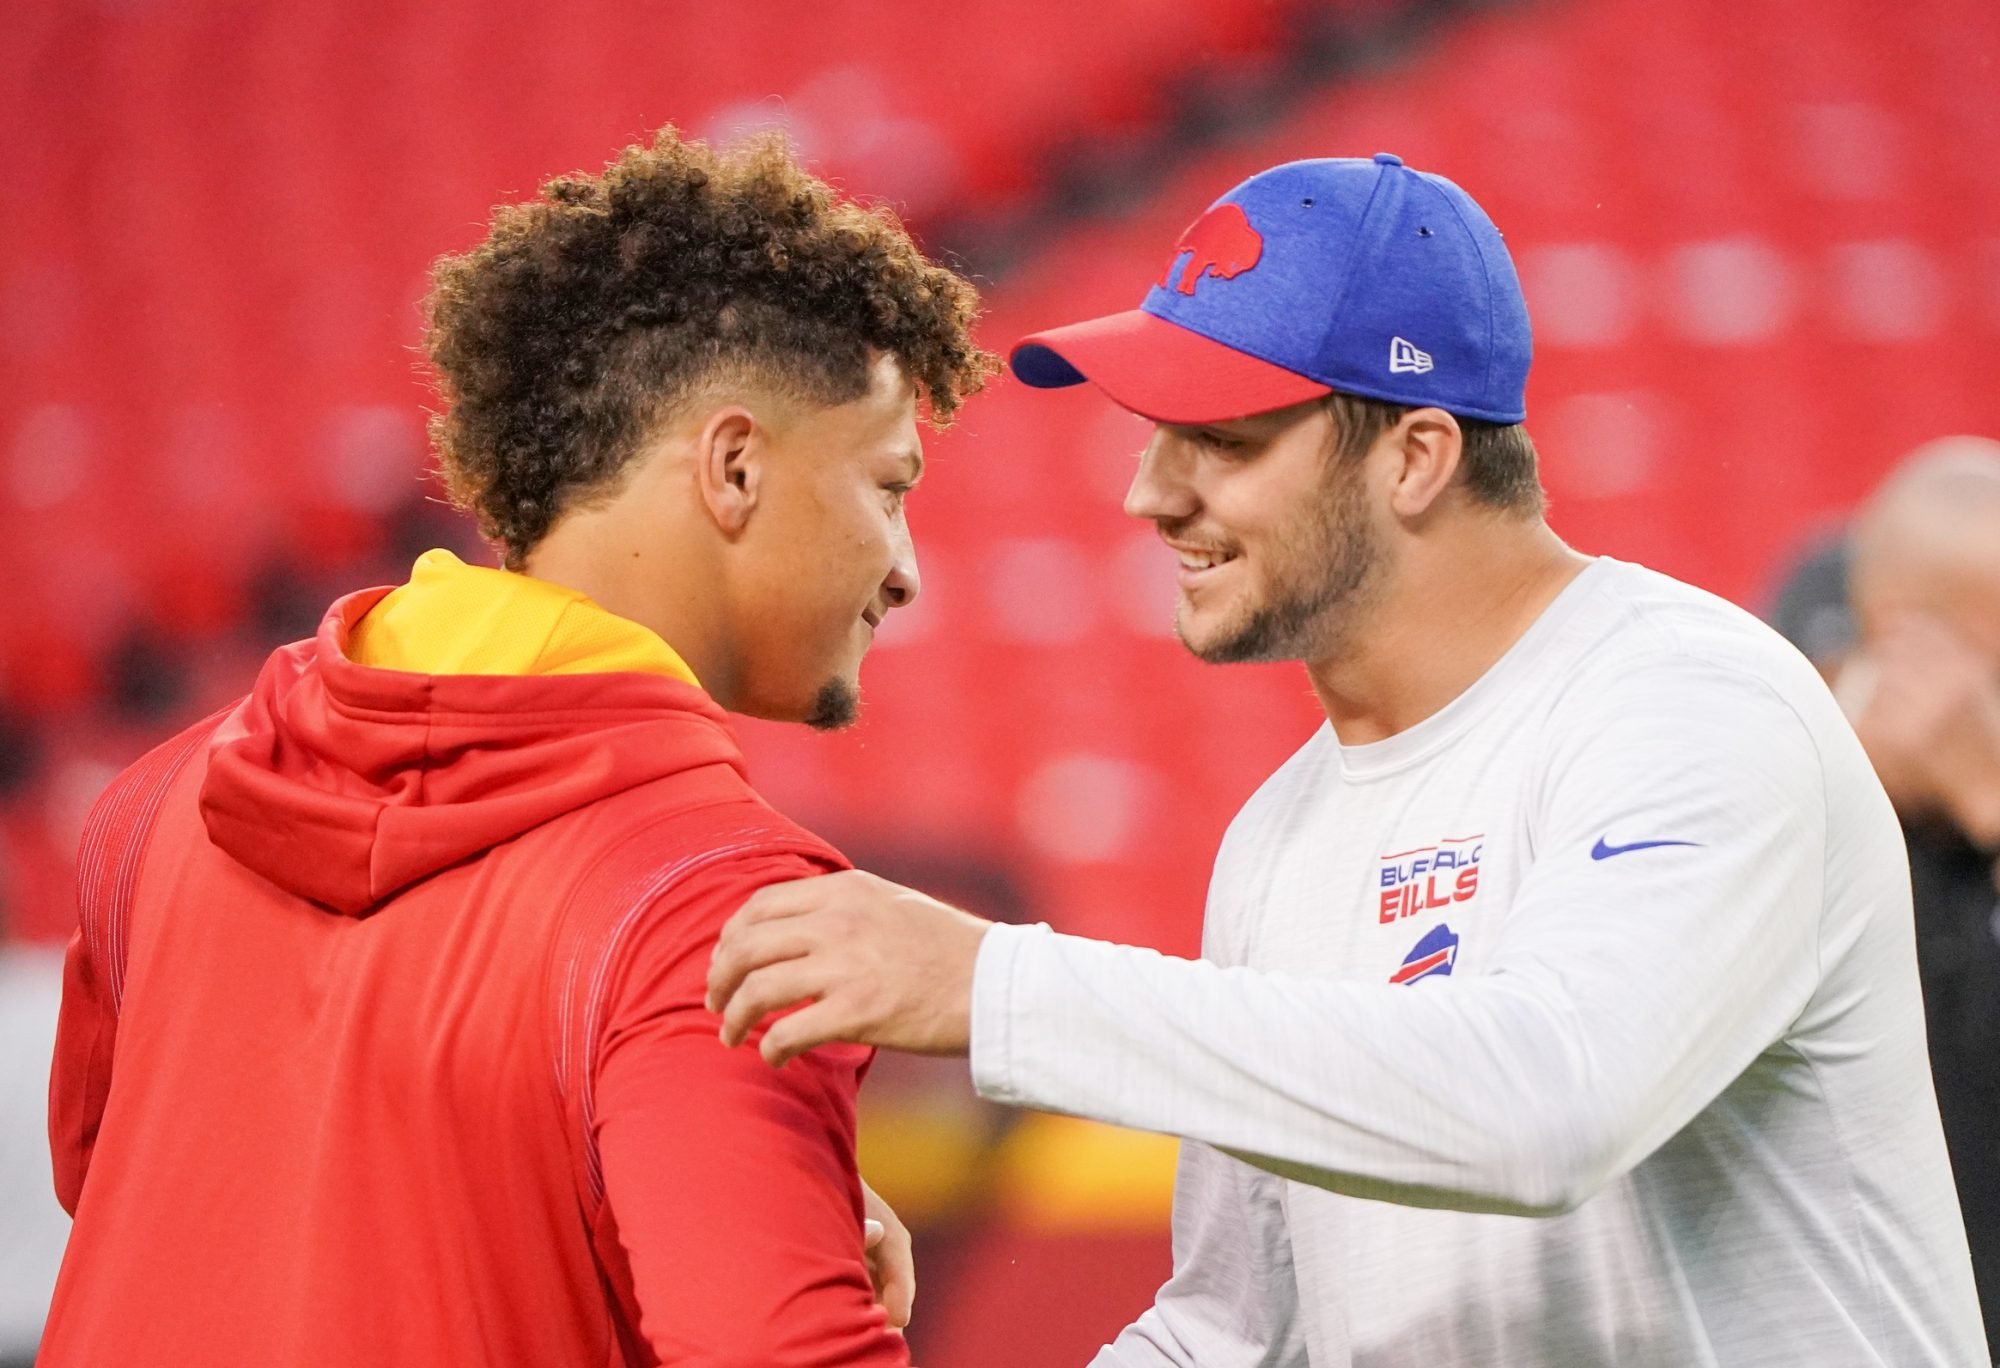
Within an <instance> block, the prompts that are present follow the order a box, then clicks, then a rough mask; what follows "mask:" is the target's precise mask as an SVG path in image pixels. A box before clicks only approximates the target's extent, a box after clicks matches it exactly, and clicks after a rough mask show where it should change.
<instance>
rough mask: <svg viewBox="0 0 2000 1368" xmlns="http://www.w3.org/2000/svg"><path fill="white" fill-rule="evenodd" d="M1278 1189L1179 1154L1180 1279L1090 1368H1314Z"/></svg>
mask: <svg viewBox="0 0 2000 1368" xmlns="http://www.w3.org/2000/svg"><path fill="white" fill-rule="evenodd" d="M1281 1186H1282V1184H1281V1182H1280V1180H1278V1179H1277V1178H1274V1177H1272V1176H1271V1175H1270V1174H1268V1173H1260V1172H1258V1171H1257V1170H1256V1169H1253V1168H1251V1167H1249V1166H1248V1165H1246V1164H1243V1163H1241V1162H1240V1161H1238V1160H1235V1159H1232V1158H1230V1157H1229V1156H1228V1155H1226V1154H1223V1153H1221V1152H1219V1151H1217V1150H1214V1149H1211V1148H1209V1147H1208V1146H1207V1145H1200V1144H1194V1143H1192V1142H1190V1143H1187V1144H1183V1145H1182V1146H1181V1159H1180V1172H1179V1175H1178V1177H1177V1178H1176V1180H1175V1182H1174V1275H1173V1277H1172V1278H1170V1279H1168V1280H1167V1283H1166V1285H1165V1286H1164V1287H1162V1288H1161V1289H1160V1292H1159V1296H1158V1297H1157V1298H1156V1299H1155V1301H1154V1303H1153V1305H1152V1307H1151V1309H1149V1310H1148V1311H1147V1312H1146V1313H1145V1314H1144V1315H1143V1316H1141V1317H1139V1319H1138V1320H1136V1321H1134V1322H1133V1323H1132V1324H1131V1325H1129V1326H1127V1327H1126V1329H1125V1331H1124V1332H1123V1333H1122V1334H1120V1335H1119V1336H1118V1338H1117V1339H1116V1340H1114V1341H1113V1342H1112V1343H1110V1344H1107V1345H1106V1346H1104V1348H1103V1350H1102V1351H1100V1352H1099V1354H1098V1355H1097V1357H1096V1358H1095V1359H1093V1360H1091V1368H1306V1362H1307V1360H1306V1348H1305V1340H1304V1338H1303V1336H1302V1334H1301V1330H1300V1321H1299V1314H1298V1311H1299V1296H1298V1283H1297V1281H1296V1280H1295V1278H1294V1277H1293V1273H1292V1246H1291V1241H1290V1240H1289V1239H1288V1238H1287V1237H1286V1232H1285V1212H1284V1206H1283V1203H1282V1200H1281V1199H1280V1197H1279V1189H1280V1187H1281Z"/></svg>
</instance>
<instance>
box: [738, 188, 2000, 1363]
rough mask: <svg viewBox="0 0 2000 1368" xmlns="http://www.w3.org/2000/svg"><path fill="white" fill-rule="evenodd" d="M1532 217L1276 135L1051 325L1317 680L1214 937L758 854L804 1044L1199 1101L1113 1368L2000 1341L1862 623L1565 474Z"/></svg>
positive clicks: (1245, 614)
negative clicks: (1690, 577)
mask: <svg viewBox="0 0 2000 1368" xmlns="http://www.w3.org/2000/svg"><path fill="white" fill-rule="evenodd" d="M1529 350H1530V346H1529V330H1528V320H1527V312H1526V307H1525V305H1524V303H1523V301H1522V299H1521V294H1520V286H1519V283H1518V281H1517V280H1516V277H1515V274H1514V270H1513V267H1512V265H1511V263H1510V262H1509V260H1508V257H1507V253H1506V250H1505V247H1504V246H1503V244H1502V243H1501V240H1500V236H1499V234H1498V232H1497V231H1496V230H1495V229H1494V227H1493V225H1492V223H1491V222H1490V220H1488V219H1487V217H1486V215H1485V214H1484V213H1483V212H1482V211H1481V210H1480V209H1479V207H1478V206H1477V205H1476V204H1475V203H1474V202H1473V201H1472V200H1471V198H1470V197H1469V196H1467V195H1466V194H1465V193H1464V192H1463V191H1462V190H1460V189H1459V188H1458V187H1457V186H1455V185H1453V184H1451V183H1450V182H1449V181H1446V180H1443V179H1442V178H1440V177H1437V176H1432V175H1427V174H1424V173H1420V172H1416V171H1412V170H1410V169H1408V168H1406V167H1404V166H1403V165H1402V164H1401V162H1400V161H1399V160H1398V159H1396V158H1394V157H1392V156H1389V155H1387V154H1381V155H1378V156H1377V157H1375V158H1374V159H1372V160H1369V161H1348V160H1337V161H1336V160H1329V161H1313V162H1298V163H1292V164H1289V165H1286V166H1281V167H1277V168H1275V169H1273V170H1271V171H1267V172H1265V173H1263V174H1261V175H1259V176H1256V177H1253V178H1252V179H1250V180H1249V181H1247V182H1245V183H1244V184H1243V185H1240V186H1238V187H1237V188H1236V189H1234V190H1232V191H1231V192H1230V193H1229V194H1227V195H1225V196H1224V197H1223V198H1222V199H1221V200H1219V201H1217V202H1216V204H1215V205H1213V206H1211V207H1210V208H1209V209H1208V211H1207V212H1205V213H1204V214H1203V215H1202V216H1201V217H1200V218H1199V219H1198V220H1196V222H1195V224H1194V225H1193V226H1191V227H1190V228H1189V229H1188V231H1187V232H1186V233H1185V234H1183V235H1182V237H1181V239H1180V241H1179V242H1178V243H1176V244H1175V252H1174V255H1173V257H1172V259H1171V260H1170V261H1169V263H1168V266H1167V270H1166V272H1165V274H1164V275H1163V276H1162V277H1161V280H1160V283H1159V284H1158V285H1156V286H1155V287H1154V289H1153V290H1152V291H1151V292H1150V293H1149V294H1148V295H1147V297H1146V300H1145V302H1144V304H1143V305H1142V306H1141V308H1140V309H1138V310H1135V311H1133V312H1131V313H1127V314H1119V315H1114V316H1112V317H1110V318H1105V319H1097V320H1092V321H1090V322H1086V323H1081V324H1076V325H1072V326H1070V327H1066V328H1059V329H1055V330H1052V331H1050V332H1047V333H1043V334H1038V335H1036V336H1034V337H1031V338H1029V339H1027V340H1026V341H1024V342H1023V343H1022V344H1020V345H1019V346H1018V347H1016V349H1015V351H1014V355H1013V358H1012V362H1013V366H1014V369H1015V371H1016V373H1017V374H1018V375H1019V376H1020V377H1021V378H1022V379H1023V380H1024V381H1026V382H1027V383H1029V384H1032V385H1040V386H1055V385H1063V384H1074V383H1079V382H1081V381H1083V380H1084V379H1088V380H1090V381H1092V382H1094V383H1095V384H1096V385H1097V386H1098V387H1099V388H1100V389H1102V390H1103V391H1104V392H1105V393H1107V394H1108V395H1109V396H1110V397H1111V398H1113V399H1114V400H1116V401H1117V402H1119V403H1121V404H1123V405H1124V406H1125V407H1127V408H1129V409H1131V410H1133V411H1134V412H1137V413H1139V414H1142V415H1144V416H1146V417H1148V418H1150V419H1152V420H1154V422H1155V423H1156V428H1155V432H1154V436H1153V438H1152V440H1151V442H1150V443H1149V444H1148V446H1147V448H1146V451H1145V453H1144V455H1143V457H1142V459H1141V462H1140V468H1139V472H1138V474H1137V476H1136V478H1135V480H1134V482H1133V485H1132V489H1131V492H1130V494H1129V495H1128V496H1127V499H1126V507H1127V510H1128V511H1130V512H1131V513H1133V514H1134V515H1135V516H1139V517H1143V518H1147V519H1150V520H1152V521H1153V522H1154V523H1155V524H1156V525H1157V526H1158V527H1159V530H1160V533H1161V536H1162V538H1163V539H1164V540H1165V541H1166V543H1167V544H1168V545H1169V546H1170V547H1171V548H1173V550H1174V551H1175V552H1177V553H1178V555H1179V559H1180V588H1181V596H1180V601H1179V607H1178V620H1177V621H1178V629H1179V632H1180V635H1181V638H1182V640H1183V641H1184V642H1185V643H1186V644H1187V645H1188V647H1189V648H1190V649H1191V650H1192V651H1193V652H1194V653H1195V654H1196V655H1198V656H1200V657H1202V658H1203V659H1206V660H1211V661H1231V660H1272V659H1296V660H1300V661H1303V662H1304V664H1305V666H1306V669H1307V672H1308V675H1309V677H1310V679H1311V681H1312V684H1313V688H1314V690H1315V692H1316V693H1317V694H1318V696H1319V699H1320V702H1321V704H1322V705H1323V707H1324V708H1325V711H1326V714H1327V719H1328V725H1327V726H1326V727H1323V728H1321V729H1320V730H1319V732H1318V733H1317V734H1315V735H1314V736H1313V737H1312V738H1311V739H1310V740H1309V741H1307V742H1306V744H1305V745H1304V747H1303V748H1302V749H1301V750H1300V751H1299V752H1298V754H1296V755H1295V756H1293V758H1292V759H1291V760H1290V761H1288V762H1287V763H1286V764H1285V765H1284V766H1283V767H1282V768H1281V769H1280V770H1279V771H1278V772H1277V773H1276V774H1275V775H1273V776H1272V778H1271V779H1270V780H1269V781H1267V782H1266V783H1265V785H1264V786H1263V788H1262V789H1260V790H1259V792H1258V793H1257V794H1256V796H1255V797H1253V798H1252V799H1251V801H1250V803H1249V804H1248V805H1247V806H1246V807H1245V808H1244V810H1243V811H1242V813H1241V814H1239V816H1238V817H1237V819H1236V821H1235V822H1234V823H1233V824H1232V826H1231V828H1230V831H1229V834H1228V836H1227V837H1226V838H1225V840H1224V842H1223V847H1222V850H1221V852H1220V854H1219V855H1218V857H1217V861H1216V869H1215V877H1214V881H1213V884H1212V886H1211V890H1210V897H1209V906H1208V919H1207V924H1206V931H1205V937H1204V951H1203V954H1204V958H1203V959H1202V960H1201V961H1193V962H1191V961H1185V960H1177V959H1171V958H1168V957H1164V956H1161V955H1158V954H1155V953H1153V952H1151V951H1147V950H1141V949H1135V948H1132V947H1127V946H1117V945H1109V944H1104V943H1101V942H1095V941H1088V940H1083V939H1079V938H1075V937H1069V936H1061V935H1055V934H1052V933H1051V932H1049V931H1048V929H1047V928H1046V927H1011V926H990V925H988V924H987V923H984V922H982V921H980V920H979V919H977V918H974V917H971V916H969V915H967V914H965V913H963V912H960V911H957V910H956V909H952V908H949V907H946V906H944V905H943V904H940V903H937V902H934V901H932V900H931V899H928V898H926V897H924V896H923V895H922V894H919V893H915V892H912V891H910V890H906V889H901V888H897V887H896V886H894V885H891V884H888V883H886V882H884V881H882V880H879V879H875V878H873V877H871V876H868V875H862V874H843V875H835V876H831V877H829V878H825V879H818V880H809V881H803V882H801V883H797V884H791V885H785V886H782V887H778V888H773V889H769V890H765V891H764V892H763V893H760V894H759V895H758V896H757V898H755V899H754V900H753V901H752V902H751V903H749V904H747V905H746V906H745V908H744V909H743V911H742V912H741V913H739V914H738V917H737V918H736V920H735V921H734V922H733V923H732V924H731V926H730V927H729V929H728V930H726V931H725V933H724V936H723V939H722V943H721V945H720V946H719V948H718V949H717V951H716V955H715V960H714V963H713V965H712V968H711V974H710V987H711V993H710V999H711V1005H712V1006H714V1007H715V1008H717V1009H718V1010H722V1011H723V1013H724V1018H723V1028H722V1029H723V1036H724V1039H725V1040H726V1041H729V1042H731V1043H735V1042H737V1041H740V1040H742V1039H743V1038H744V1036H745V1034H746V1033H747V1031H748V1030H749V1029H750V1028H751V1027H752V1026H754V1025H755V1024H756V1023H757V1022H758V1021H760V1020H762V1019H763V1018H764V1017H765V1016H766V1015H767V1014H769V1013H770V1012H772V1011H774V1010H777V1009H780V1008H784V1007H787V1006H791V1005H794V1004H798V1003H802V1002H803V1003H805V1004H806V1005H804V1006H803V1007H801V1008H800V1009H799V1010H798V1011H796V1012H794V1013H793V1014H791V1015H789V1016H787V1017H784V1018H783V1019H781V1020H779V1021H777V1022H776V1023H774V1024H773V1025H772V1026H771V1028H770V1030H769V1032H768V1033H767V1034H766V1036H765V1037H764V1041H763V1044H762V1049H763V1051H764V1053H765V1055H766V1056H767V1057H768V1058H770V1059H771V1060H772V1061H773V1062H780V1061H782V1060H784V1059H786V1058H789V1057H791V1056H792V1055H795V1054H797V1053H798V1052H800V1051H801V1050H804V1049H807V1048H810V1047H811V1046H813V1045H815V1044H818V1043H820V1042H823V1041H826V1040H832V1039H844V1040H856V1041H863V1042H866V1043H872V1044H877V1045H882V1046H887V1047H891V1048H899V1049H909V1050H921V1051H928V1052H935V1053H956V1052H968V1051H969V1053H970V1056H971V1063H972V1074H973V1080H974V1083H975V1085H976V1086H977V1087H978V1089H979V1091H980V1092H981V1093H983V1094H984V1095H986V1096H988V1097H992V1098H995V1099H998V1100H1001V1101H1006V1102H1012V1103H1016V1104H1019V1105H1024V1106H1034V1107H1041V1108H1045V1109H1048V1110H1053V1111H1062V1112H1069V1113H1073V1114H1076V1115H1081V1116H1088V1117H1093V1118H1096V1119H1098V1120H1102V1121H1108V1122H1114V1123H1117V1124H1121V1125H1127V1126H1135V1127H1141V1128H1145V1129H1150V1130H1158V1131H1165V1132H1169V1133H1172V1134H1176V1135H1180V1136H1183V1137H1185V1138H1186V1140H1187V1141H1188V1143H1187V1144H1186V1145H1184V1147H1183V1150H1182V1160H1181V1174H1180V1182H1179V1186H1178V1189H1177V1192H1176V1196H1175V1210H1174V1256H1175V1271H1174V1276H1173V1278H1172V1280H1171V1281H1169V1282H1168V1283H1167V1285H1166V1286H1165V1287H1163V1288H1162V1289H1161V1291H1160V1294H1159V1298H1158V1300H1157V1302H1156V1304H1155V1305H1154V1307H1153V1308H1152V1309H1151V1310H1150V1311H1148V1312H1147V1313H1146V1314H1145V1315H1144V1316H1142V1317H1141V1318H1140V1319H1139V1320H1138V1321H1137V1322H1135V1323H1134V1324H1133V1325H1132V1326H1130V1327H1129V1328H1128V1329H1127V1330H1126V1331H1125V1332H1124V1333H1123V1334H1122V1335H1120V1336H1119V1337H1118V1339H1117V1340H1116V1342H1114V1343H1113V1344H1111V1345H1109V1346H1107V1347H1106V1348H1105V1349H1104V1351H1103V1352H1102V1354H1100V1356H1099V1358H1098V1360H1097V1362H1098V1364H1100V1365H1104V1366H1106V1368H1141V1366H1142V1365H1144V1366H1146V1368H1154V1366H1156V1365H1201V1368H1249V1366H1250V1365H1307V1364H1309V1365H1313V1366H1314V1368H1328V1366H1329V1365H1345V1364H1354V1365H1363V1366H1365V1368H1378V1366H1386V1365H1405V1364H1420V1365H1425V1366H1426V1368H1461V1366H1462V1368H1473V1366H1474V1365H1478V1366H1479V1368H1486V1366H1487V1365H1563V1366H1564V1368H1570V1366H1572V1365H1607V1366H1608V1365H1618V1368H1635V1366H1638V1365H1660V1368H1667V1366H1668V1365H1673V1366H1674V1368H1681V1366H1682V1365H1696V1364H1712V1365H1726V1366H1727V1368H1739V1366H1747V1365H1766V1364H1810V1365H1815V1366H1816V1368H1818V1366H1821V1365H1849V1364H1854V1365H1860V1364H1881V1365H1895V1368H1909V1366H1912V1365H1949V1366H1950V1368H1972V1366H1973V1365H1979V1364H1985V1363H1987V1362H1988V1360H1987V1357H1986V1351H1985V1348H1984V1340H1983V1336H1982V1333H1981V1329H1980V1324H1979V1317H1978V1308H1977V1305H1976V1302H1975V1297H1974V1293H1973V1288H1972V1279H1971V1271H1970V1266H1969V1263H1968V1260H1967V1255H1966V1246H1965V1236H1964V1230H1963V1227H1962V1224H1961V1222H1960V1218H1959V1213H1958V1209H1957V1206H1956V1203H1955V1199H1954V1196H1953V1191H1952V1183H1951V1175H1950V1171H1949V1168H1948V1165H1947V1161H1946V1157H1945V1151H1944V1146H1943V1141H1942V1138H1941V1136H1940V1132H1939V1126H1938V1119H1937V1107H1936V1103H1935V1100H1934V1098H1933V1096H1932V1093H1931V1087H1930V1082H1929V1075H1928V1072H1927V1069H1926V1062H1925V1046H1924V1024H1923V1014H1922V1009H1921V1003H1920V1001H1919V998H1918V990H1917V978H1916V971H1915V964H1914V951H1913V941H1912V932H1911V920H1910V889H1909V876H1908V871H1907V866H1906V863H1905V859H1904V853H1903V846H1902V841H1901V836H1900V833H1899V831H1898V828H1897V824H1896V819H1895V815H1894V813H1893V811H1892V810H1891V808H1890V806H1889V803H1888V801H1887V799H1886V798H1885V797H1884V795H1883V792H1882V788H1881V785H1880V784H1879V783H1878V782H1877V780H1876V778H1875V775H1874V772H1873V771H1872V770H1871V768H1870V767H1869V763H1868V760H1867V757H1866V755H1865V754H1864V753H1863V752H1862V750H1861V748H1860V746H1859V744H1858V743H1857V742H1856V740H1855V738H1854V735H1853V732H1852V731H1851V730H1850V729H1849V728H1848V726H1847V724H1846V722H1845V721H1844V720H1843V719H1842V717H1841V715H1840V712H1839V710H1838V708H1837V707H1836V706H1835V705H1834V703H1833V701H1832V699H1831V698H1830V697H1829V696H1828V694H1827V691H1826V689H1825V687H1824V686H1823V685H1822V683H1821V681H1820V679H1819V677H1818V676H1817V674H1815V673H1814V671H1813V670H1812V668H1811V667H1810V666H1809V665H1808V664H1807V663H1806V662H1805V661H1804V659H1803V658H1801V657H1800V656H1799V655H1798V654H1797V653H1796V652H1794V651H1792V650H1791V649H1790V648H1789V647H1787V646H1786V645H1784V643H1783V642H1782V641H1780V640H1779V639H1778V638H1777V637H1776V636H1775V635H1774V634H1773V633H1771V632H1770V631H1768V630H1767V629H1765V628H1764V627H1763V626H1762V625H1761V624H1759V623H1757V622H1756V621H1755V620H1754V619H1753V618H1751V617H1750V616H1749V615H1747V614H1745V613H1742V612H1740V611H1738V610H1737V609H1735V608H1733V607H1731V606H1730V605H1728V604H1726V603H1724V602H1722V601H1720V600H1718V599H1715V598H1713V597H1711V596H1709V595H1707V594H1704V593H1702V592H1700V591H1698V590H1695V589H1691V588H1689V587H1687V586H1685V585H1681V584H1678V583H1676V582H1674V581H1672V580H1670V579H1667V578H1666V577H1664V576H1661V575H1657V574H1654V573H1652V572H1650V571H1647V570H1644V569H1641V568H1639V567H1637V566H1633V565H1626V564H1621V563H1619V562H1616V561H1613V560H1609V559H1602V558H1600V559H1596V560H1591V559H1589V558H1586V557H1583V556H1580V555H1578V554H1576V553H1575V552H1573V551H1571V550H1570V549H1569V548H1567V547H1566V546H1564V545H1563V544H1562V542H1561V541H1560V540H1558V539H1557V537H1556V536H1555V534H1554V533H1553V532H1552V531H1551V530H1550V529H1549V528H1548V526H1547V524H1546V523H1545V522H1544V521H1543V518H1542V499H1541V490H1540V484H1539V481H1538V479H1537V477H1536V474H1535V461H1534V448H1533V445H1532V443H1530V442H1529V441H1528V439H1527V435H1526V432H1525V430H1524V429H1523V428H1522V427H1521V426H1520V424H1521V422H1522V420H1523V418H1524V416H1525V414H1524V405H1523V401H1522V395H1523V389H1524V386H1525V381H1526V377H1527V369H1528V359H1529Z"/></svg>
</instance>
